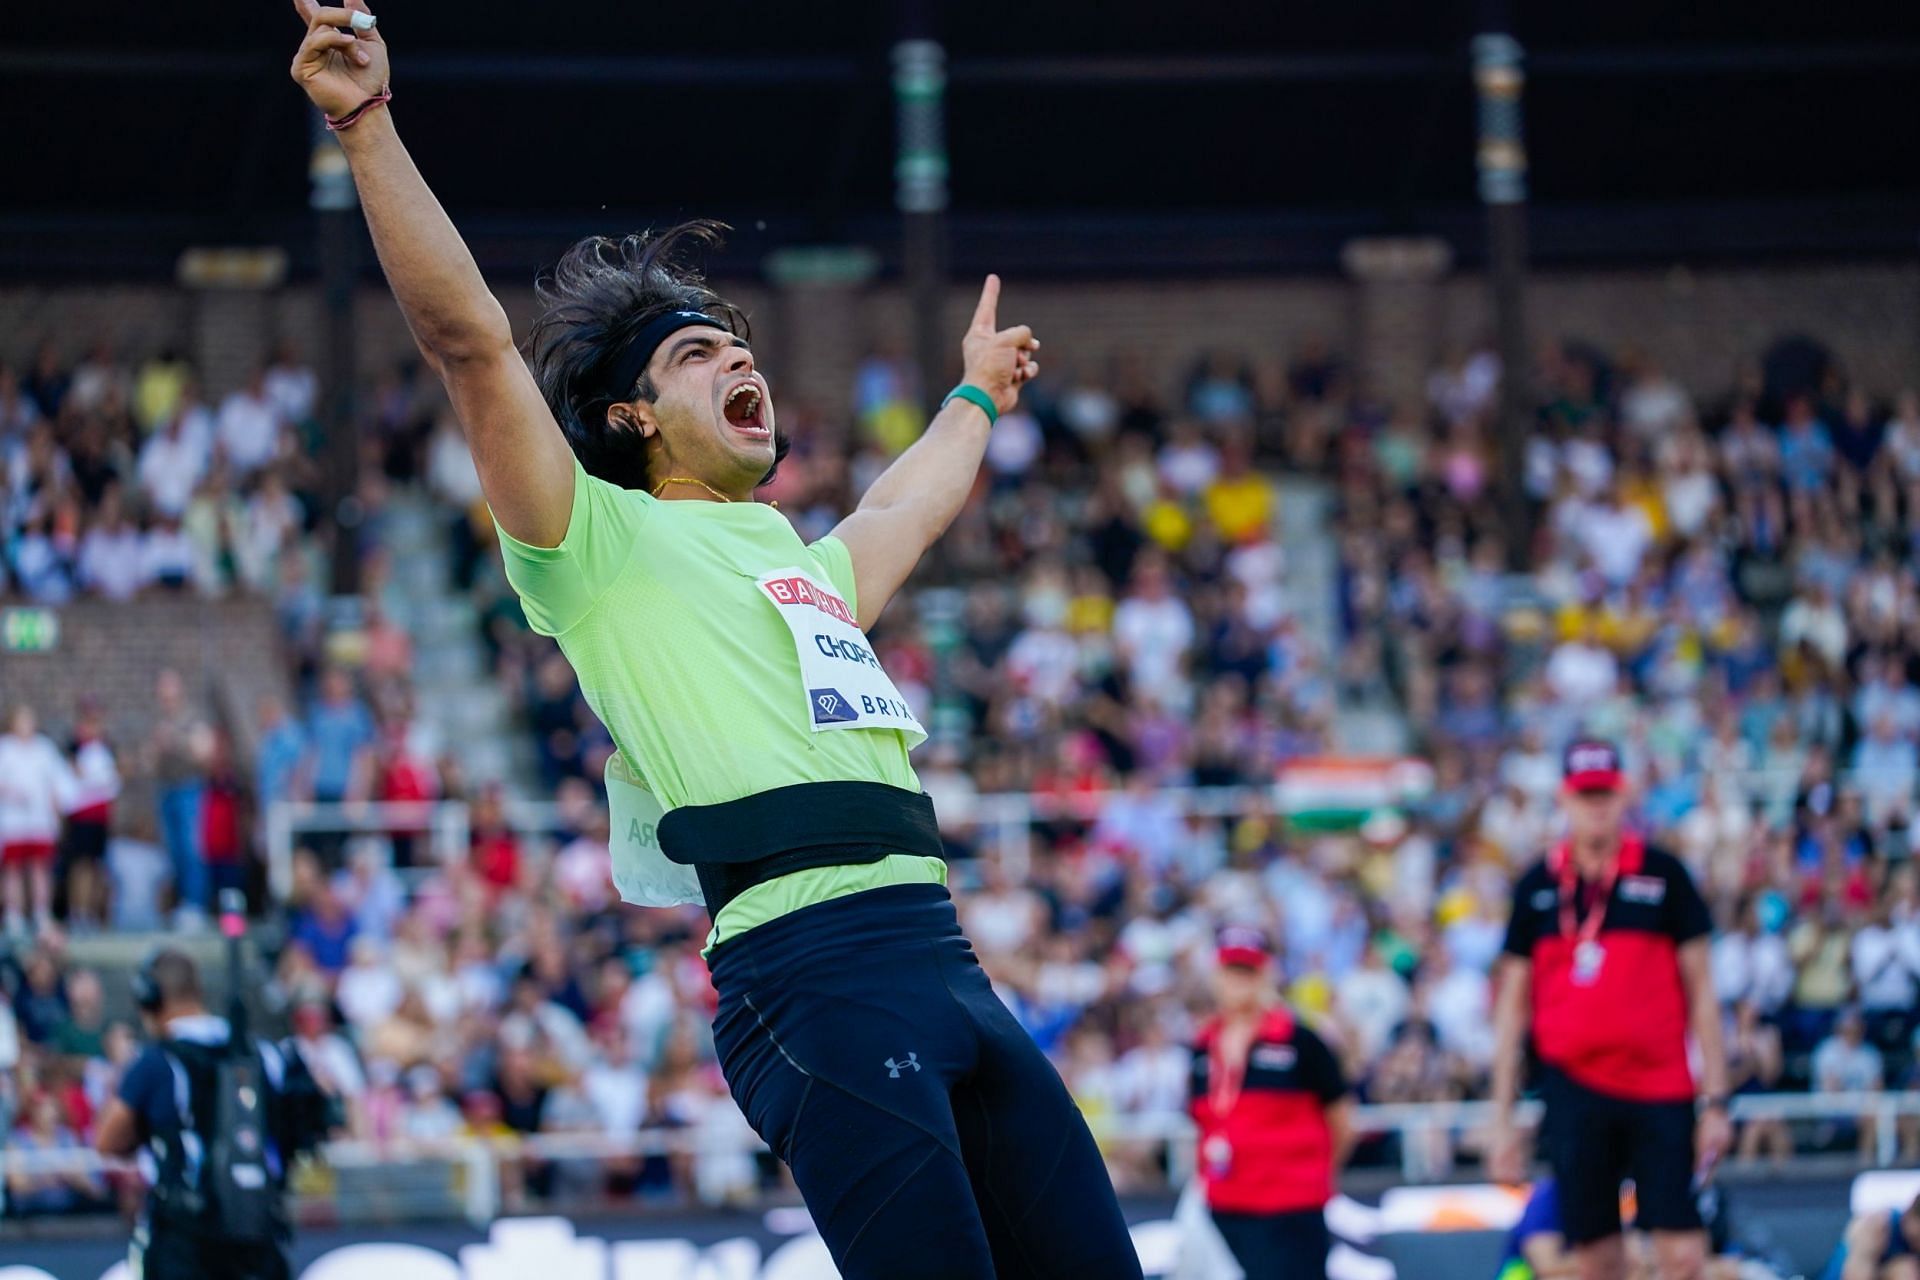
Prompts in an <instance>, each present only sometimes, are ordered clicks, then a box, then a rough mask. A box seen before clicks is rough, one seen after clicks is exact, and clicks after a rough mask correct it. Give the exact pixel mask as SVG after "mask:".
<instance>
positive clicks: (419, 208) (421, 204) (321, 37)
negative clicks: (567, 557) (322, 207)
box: [292, 0, 574, 547]
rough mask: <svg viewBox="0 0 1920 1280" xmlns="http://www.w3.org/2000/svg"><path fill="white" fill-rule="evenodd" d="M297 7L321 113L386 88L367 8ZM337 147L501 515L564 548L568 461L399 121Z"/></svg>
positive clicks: (298, 67) (299, 72) (520, 534)
mask: <svg viewBox="0 0 1920 1280" xmlns="http://www.w3.org/2000/svg"><path fill="white" fill-rule="evenodd" d="M293 7H294V10H295V12H296V13H298V14H299V16H300V20H301V21H302V22H304V23H306V25H307V36H306V39H305V40H303V41H302V42H301V44H300V51H299V53H297V54H295V55H294V59H293V67H292V74H293V79H294V81H295V83H297V84H298V85H299V86H300V87H301V88H302V89H304V90H305V91H306V94H307V97H309V98H311V99H312V100H313V104H314V105H315V106H317V107H319V108H320V110H321V111H323V112H325V113H326V114H327V115H329V116H331V117H334V118H336V119H338V118H340V117H342V116H344V115H346V114H347V113H348V112H350V111H352V110H354V108H356V107H358V106H359V105H360V104H361V103H363V102H365V101H366V100H367V99H369V98H372V97H375V96H376V95H378V94H379V93H380V92H381V91H382V90H383V89H385V88H386V86H387V71H388V68H387V47H386V42H385V41H383V40H382V39H381V38H380V32H379V28H377V27H374V28H369V29H368V30H365V31H359V32H356V31H354V30H353V14H354V13H356V12H361V13H364V12H367V11H368V10H367V6H366V4H365V0H347V5H346V7H343V8H324V7H322V6H321V5H319V4H318V3H317V0H294V6H293ZM339 138H340V144H341V147H342V149H344V150H345V152H346V154H347V163H348V164H349V165H350V166H351V167H352V169H353V180H354V185H355V186H357V187H358V188H359V191H360V206H361V208H362V209H364V210H365V211H366V215H367V226H368V227H369V228H370V229H371V230H372V232H373V247H374V249H375V251H377V252H378V253H379V255H380V265H381V267H382V268H384V269H385V271H386V273H387V283H388V284H389V285H391V286H392V288H393V296H394V298H395V299H396V300H397V301H398V302H399V303H400V311H401V314H402V315H404V316H405V317H406V320H407V327H408V328H409V329H411V330H412V331H413V338H414V341H415V342H416V343H418V344H419V347H420V354H421V355H423V356H425V357H426V360H427V363H428V364H429V365H431V366H432V367H433V371H434V372H435V373H437V374H438V375H439V376H440V380H441V381H442V382H443V383H445V384H446V388H447V394H448V395H449V396H450V397H451V398H452V400H453V408H454V412H456V413H457V414H458V415H459V417H460V422H461V425H462V426H464V427H465V428H466V432H467V443H468V445H469V446H470V447H471V448H472V449H473V460H474V464H475V466H476V467H478V469H479V472H480V483H481V486H482V488H484V489H485V491H486V495H487V503H488V505H489V506H491V507H492V508H493V515H494V518H495V519H496V520H498V521H499V522H500V526H501V528H503V529H505V530H506V531H507V532H508V533H510V534H512V535H513V536H514V537H516V538H518V539H520V541H522V542H526V543H530V544H532V545H534V546H537V547H553V546H558V545H559V544H560V542H561V540H562V539H564V538H565V537H566V533H567V522H568V520H569V518H570V517H571V514H572V510H573V486H574V480H573V467H574V463H573V453H572V451H571V450H570V449H569V448H568V447H567V441H566V437H565V436H563V435H562V434H561V433H560V427H559V424H557V423H556V422H554V420H553V415H552V413H550V412H549V411H548V409H547V404H546V401H545V400H544V399H543V398H542V397H541V395H540V388H539V387H538V385H536V384H535V382H534V380H533V375H532V374H531V373H529V372H528V371H527V366H526V363H525V362H524V361H523V360H522V359H521V358H520V353H519V352H518V351H517V350H515V348H514V344H513V330H512V327H511V326H510V325H509V324H508V323H507V314H506V312H505V311H504V310H502V309H501V306H500V303H499V302H498V301H497V300H496V299H495V298H494V297H493V295H492V294H491V293H489V292H487V285H486V281H485V280H484V279H482V278H481V275H480V268H479V267H478V266H477V265H476V264H475V263H474V260H473V255H472V253H470V252H469V251H468V250H467V246H466V244H465V243H464V242H463V241H462V240H461V239H460V233H459V232H458V231H456V230H454V227H453V223H452V222H451V221H449V220H448V218H447V215H446V211H445V210H443V209H442V208H441V207H440V202H439V201H438V200H436V199H434V195H433V192H432V191H430V190H429V189H428V188H427V184H426V182H425V180H423V179H422V178H421V177H420V171H419V170H418V169H416V168H414V166H413V159H412V157H410V156H409V155H408V154H407V149H406V147H404V146H402V145H401V142H400V135H399V134H398V133H397V132H395V130H394V127H393V117H392V115H391V114H390V113H389V112H388V111H387V110H385V109H384V108H375V109H373V110H371V111H369V112H367V113H366V114H365V115H363V116H362V117H361V118H360V119H359V120H358V121H357V122H355V123H354V124H353V125H352V126H351V127H349V128H346V129H342V130H341V131H340V134H339Z"/></svg>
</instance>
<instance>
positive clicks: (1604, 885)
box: [1560, 849, 1620, 987]
mask: <svg viewBox="0 0 1920 1280" xmlns="http://www.w3.org/2000/svg"><path fill="white" fill-rule="evenodd" d="M1619 879H1620V857H1619V855H1618V854H1615V855H1614V857H1613V859H1612V861H1610V862H1608V863H1607V869H1606V872H1605V873H1604V874H1603V875H1602V876H1601V877H1600V881H1599V884H1598V885H1597V886H1596V888H1597V889H1598V890H1599V892H1598V893H1597V894H1596V895H1595V898H1596V901H1595V902H1594V904H1593V906H1592V907H1590V908H1589V909H1588V910H1587V911H1586V912H1585V913H1584V914H1585V918H1584V919H1582V918H1581V915H1582V913H1581V911H1580V910H1579V908H1578V907H1577V906H1576V905H1575V903H1574V898H1575V897H1576V896H1577V895H1578V893H1579V892H1580V879H1579V874H1578V873H1577V872H1576V871H1575V870H1574V867H1573V851H1572V850H1571V849H1569V850H1565V851H1564V856H1563V857H1562V858H1561V859H1560V934H1561V936H1562V937H1566V938H1571V939H1573V980H1574V982H1576V983H1577V984H1579V985H1580V986H1583V987H1584V986H1588V985H1590V984H1591V983H1592V982H1593V981H1594V980H1595V979H1597V978H1598V977H1599V976H1600V966H1601V964H1603V963H1604V962H1605V961H1606V958H1607V951H1606V948H1605V947H1603V946H1601V945H1600V926H1601V925H1603V924H1605V923H1606V919H1607V904H1608V903H1610V902H1612V901H1613V886H1614V884H1615V882H1617V881H1618V880H1619Z"/></svg>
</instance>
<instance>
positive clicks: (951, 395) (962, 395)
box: [940, 382, 1000, 426]
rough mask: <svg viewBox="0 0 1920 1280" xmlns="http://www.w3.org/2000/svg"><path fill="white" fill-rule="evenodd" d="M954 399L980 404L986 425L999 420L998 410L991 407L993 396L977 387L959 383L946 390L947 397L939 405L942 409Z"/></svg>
mask: <svg viewBox="0 0 1920 1280" xmlns="http://www.w3.org/2000/svg"><path fill="white" fill-rule="evenodd" d="M955 400H965V401H966V402H967V403H968V404H973V405H978V406H980V412H982V413H984V414H986V415H987V425H988V426H992V425H993V424H994V423H996V422H998V421H1000V411H999V410H998V409H996V408H994V407H993V397H992V396H990V395H988V394H987V393H986V392H984V391H982V390H981V389H980V388H978V387H975V386H969V385H968V384H967V383H964V382H963V383H961V384H960V385H959V386H957V387H955V388H954V389H953V390H951V391H949V392H947V398H946V399H945V400H942V401H941V402H940V407H941V408H942V409H944V408H946V407H947V406H948V405H950V404H952V403H953V402H954V401H955Z"/></svg>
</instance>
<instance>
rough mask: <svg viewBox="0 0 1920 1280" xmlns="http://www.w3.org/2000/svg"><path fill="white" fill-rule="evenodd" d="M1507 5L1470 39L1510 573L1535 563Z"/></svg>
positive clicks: (1520, 169) (1520, 139)
mask: <svg viewBox="0 0 1920 1280" xmlns="http://www.w3.org/2000/svg"><path fill="white" fill-rule="evenodd" d="M1505 8H1506V6H1505V5H1504V4H1502V3H1500V2H1499V0H1487V3H1484V4H1483V5H1482V6H1481V12H1482V18H1483V25H1484V26H1485V28H1486V29H1485V30H1484V31H1482V33H1481V34H1479V35H1477V36H1475V37H1474V38H1473V84H1474V90H1475V94H1476V97H1477V98H1478V101H1479V125H1480V145H1479V148H1478V152H1477V156H1478V168H1479V171H1480V200H1481V203H1483V204H1485V205H1486V206H1487V279H1488V283H1489V285H1490V286H1491V289H1492V294H1493V323H1494V333H1495V338H1496V341H1497V342H1498V344H1499V349H1500V416H1499V424H1498V428H1497V435H1498V439H1499V456H1500V504H1501V508H1502V512H1503V515H1504V525H1505V531H1506V542H1507V566H1508V568H1510V569H1511V570H1513V571H1514V572H1516V573H1520V572H1524V571H1526V569H1527V568H1528V567H1529V566H1530V564H1531V563H1532V551H1533V546H1532V543H1533V512H1532V510H1531V508H1530V506H1529V504H1528V497H1527V478H1526V469H1527V436H1528V433H1529V432H1530V431H1531V430H1532V393H1531V388H1530V386H1529V383H1530V378H1529V376H1528V375H1529V373H1530V371H1531V361H1530V359H1529V357H1528V352H1527V323H1526V311H1525V285H1526V269H1527V150H1526V141H1525V137H1524V135H1523V132H1522V129H1521V123H1522V113H1521V103H1520V95H1521V90H1522V89H1523V88H1524V87H1525V85H1526V72H1525V70H1524V68H1523V65H1522V59H1523V54H1522V51H1521V48H1520V42H1519V41H1518V40H1515V39H1514V38H1513V37H1512V36H1511V35H1509V34H1507V25H1508V24H1507V22H1506V21H1505V14H1504V10H1505Z"/></svg>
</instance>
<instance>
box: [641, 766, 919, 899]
mask: <svg viewBox="0 0 1920 1280" xmlns="http://www.w3.org/2000/svg"><path fill="white" fill-rule="evenodd" d="M659 835H660V849H661V852H663V853H665V854H666V855H667V857H668V858H669V859H671V860H672V861H674V862H678V863H680V864H682V865H684V866H691V867H692V868H693V870H694V874H696V875H697V876H699V878H700V892H701V893H702V894H703V895H704V896H705V898H706V900H707V910H708V911H709V912H712V913H714V914H718V913H719V911H720V908H722V907H724V906H726V905H727V903H729V902H731V901H733V900H734V899H735V898H737V897H739V896H740V895H741V894H742V893H744V892H746V891H747V890H748V889H751V888H752V887H753V886H754V885H757V884H764V883H765V882H767V881H768V880H771V879H773V878H774V877H776V876H783V875H786V874H787V873H788V872H791V871H805V870H807V869H808V868H810V867H834V866H843V865H846V864H849V863H862V862H878V861H879V860H880V859H882V858H884V857H886V856H887V855H888V854H891V853H911V854H921V855H924V856H927V857H932V858H938V857H940V856H941V855H942V845H941V843H940V829H939V828H938V827H937V826H935V825H934V821H933V800H932V798H931V797H929V796H927V795H926V794H925V793H923V792H916V791H907V790H904V789H902V788H900V787H894V786H888V785H887V784H886V783H884V782H803V783H800V784H798V785H797V786H791V787H775V788H774V789H773V790H772V791H762V792H760V793H759V794H758V795H751V796H742V797H741V798H740V799H738V800H728V801H726V802H725V803H723V804H693V805H682V806H681V807H680V808H678V809H673V810H669V811H668V813H667V814H666V816H665V817H663V818H661V819H660V831H659Z"/></svg>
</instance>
